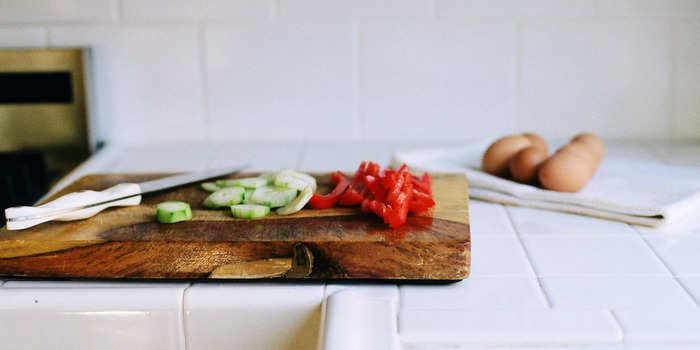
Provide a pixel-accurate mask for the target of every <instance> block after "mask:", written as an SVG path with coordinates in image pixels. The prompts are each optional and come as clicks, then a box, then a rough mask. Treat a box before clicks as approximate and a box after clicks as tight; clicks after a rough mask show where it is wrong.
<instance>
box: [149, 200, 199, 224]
mask: <svg viewBox="0 0 700 350" xmlns="http://www.w3.org/2000/svg"><path fill="white" fill-rule="evenodd" d="M189 219H192V209H190V205H189V204H187V203H185V202H179V201H167V202H163V203H159V204H158V205H157V206H156V220H158V222H160V223H164V224H174V223H176V222H180V221H187V220H189Z"/></svg>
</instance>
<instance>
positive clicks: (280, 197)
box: [251, 186, 297, 208]
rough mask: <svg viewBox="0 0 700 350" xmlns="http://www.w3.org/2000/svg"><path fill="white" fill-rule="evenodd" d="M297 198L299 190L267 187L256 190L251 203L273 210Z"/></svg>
mask: <svg viewBox="0 0 700 350" xmlns="http://www.w3.org/2000/svg"><path fill="white" fill-rule="evenodd" d="M296 196H297V190H295V189H293V188H283V187H275V186H265V187H259V188H256V189H255V192H253V196H252V197H251V202H252V203H253V204H260V205H264V206H268V207H271V208H278V207H283V206H285V205H287V204H289V202H291V201H292V200H294V198H296Z"/></svg>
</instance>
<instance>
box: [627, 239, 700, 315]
mask: <svg viewBox="0 0 700 350" xmlns="http://www.w3.org/2000/svg"><path fill="white" fill-rule="evenodd" d="M629 226H630V228H631V229H632V230H633V231H634V232H635V233H636V234H637V237H639V239H641V240H642V242H644V244H645V245H646V247H647V248H648V249H649V250H650V251H651V253H652V254H653V255H654V257H656V260H658V261H659V263H660V264H661V265H662V266H663V267H664V269H666V271H667V272H668V273H669V274H670V275H671V277H672V278H673V280H674V281H675V282H676V283H677V284H678V286H679V287H681V289H682V290H683V292H685V294H686V296H687V297H688V298H690V300H691V301H692V302H693V304H695V307H700V302H699V301H698V299H697V298H696V297H695V296H694V295H693V293H691V292H690V290H689V289H688V287H686V285H685V284H684V283H683V281H681V280H680V279H679V278H678V276H676V274H675V273H674V272H673V270H671V268H670V267H669V266H668V264H667V263H666V261H665V260H664V259H663V258H661V255H659V253H658V252H657V251H656V249H654V247H653V246H652V245H651V244H650V243H649V242H648V241H647V240H646V239H645V238H644V237H642V235H641V234H640V233H639V231H637V229H636V228H634V227H631V225H629Z"/></svg>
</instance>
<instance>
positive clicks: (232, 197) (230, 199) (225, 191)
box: [204, 187, 245, 208]
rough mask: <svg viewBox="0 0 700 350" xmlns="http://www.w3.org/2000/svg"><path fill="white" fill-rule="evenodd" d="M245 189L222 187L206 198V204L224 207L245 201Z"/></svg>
mask: <svg viewBox="0 0 700 350" xmlns="http://www.w3.org/2000/svg"><path fill="white" fill-rule="evenodd" d="M244 195H245V189H244V188H243V187H227V188H222V189H220V190H218V191H216V192H214V193H212V194H210V195H209V197H207V199H205V200H204V206H205V207H207V208H223V207H229V206H232V205H234V204H238V203H240V202H242V201H243V196H244Z"/></svg>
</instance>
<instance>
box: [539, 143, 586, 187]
mask: <svg viewBox="0 0 700 350" xmlns="http://www.w3.org/2000/svg"><path fill="white" fill-rule="evenodd" d="M567 146H568V145H567ZM567 146H565V147H562V149H560V150H559V151H558V152H557V153H555V154H554V155H553V156H551V157H550V158H549V159H547V160H546V161H545V162H544V163H542V165H541V166H540V168H539V171H538V178H539V180H540V183H541V184H542V187H544V188H546V189H548V190H553V191H559V192H578V191H579V190H581V189H582V188H583V187H584V186H586V184H587V183H588V181H589V180H590V179H591V177H592V176H593V174H594V173H595V170H596V168H597V166H598V164H597V162H595V160H594V159H592V158H590V157H586V156H585V155H584V154H581V153H579V152H577V151H576V150H575V149H572V148H566V147H567Z"/></svg>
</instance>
